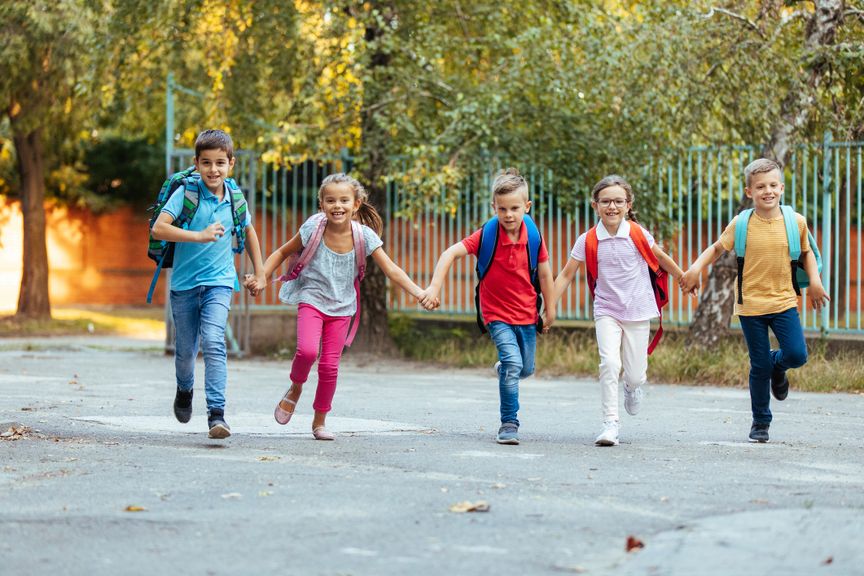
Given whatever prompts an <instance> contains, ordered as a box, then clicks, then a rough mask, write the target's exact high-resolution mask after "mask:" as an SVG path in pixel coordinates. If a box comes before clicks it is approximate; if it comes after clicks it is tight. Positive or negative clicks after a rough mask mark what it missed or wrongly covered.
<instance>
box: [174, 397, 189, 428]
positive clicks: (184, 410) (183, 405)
mask: <svg viewBox="0 0 864 576" xmlns="http://www.w3.org/2000/svg"><path fill="white" fill-rule="evenodd" d="M174 416H176V417H177V420H178V421H179V422H182V423H183V424H186V423H187V422H189V419H190V418H192V390H191V389H189V390H181V389H180V388H177V394H175V395H174Z"/></svg>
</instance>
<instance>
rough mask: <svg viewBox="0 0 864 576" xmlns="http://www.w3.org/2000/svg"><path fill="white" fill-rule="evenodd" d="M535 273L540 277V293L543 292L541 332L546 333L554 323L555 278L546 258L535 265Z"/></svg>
mask: <svg viewBox="0 0 864 576" xmlns="http://www.w3.org/2000/svg"><path fill="white" fill-rule="evenodd" d="M537 275H538V276H539V277H540V293H541V294H543V303H544V305H543V312H544V317H543V332H544V333H546V332H548V331H549V328H551V327H552V325H553V324H555V280H554V279H553V278H552V267H551V266H550V265H549V261H548V260H547V261H546V262H540V264H538V265H537ZM550 302H551V303H552V305H551V306H550V305H549V303H550Z"/></svg>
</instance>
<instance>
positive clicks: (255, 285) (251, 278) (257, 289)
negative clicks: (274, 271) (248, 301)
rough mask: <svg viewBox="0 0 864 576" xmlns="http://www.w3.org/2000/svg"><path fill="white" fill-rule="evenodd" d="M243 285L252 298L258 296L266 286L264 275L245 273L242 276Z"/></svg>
mask: <svg viewBox="0 0 864 576" xmlns="http://www.w3.org/2000/svg"><path fill="white" fill-rule="evenodd" d="M243 287H244V288H246V289H247V290H248V291H249V295H250V296H252V297H253V298H254V297H256V296H258V294H260V293H261V292H263V291H264V289H265V288H266V287H267V278H265V277H264V275H263V274H262V275H260V276H255V275H253V274H246V275H245V276H244V277H243Z"/></svg>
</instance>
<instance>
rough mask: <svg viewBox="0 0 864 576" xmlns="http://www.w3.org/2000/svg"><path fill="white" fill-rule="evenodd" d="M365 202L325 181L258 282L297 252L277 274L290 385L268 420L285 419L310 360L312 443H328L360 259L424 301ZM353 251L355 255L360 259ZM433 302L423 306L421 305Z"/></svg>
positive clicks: (335, 179) (349, 187) (357, 191)
mask: <svg viewBox="0 0 864 576" xmlns="http://www.w3.org/2000/svg"><path fill="white" fill-rule="evenodd" d="M366 199H367V194H366V190H365V189H364V188H363V186H362V185H361V184H360V183H359V182H358V181H357V180H355V179H354V178H351V177H350V176H347V175H345V174H332V175H330V176H328V177H326V178H325V179H324V181H323V182H322V183H321V188H320V189H319V190H318V205H319V208H320V209H321V212H320V213H319V214H316V215H314V216H312V217H311V218H309V219H308V220H306V222H304V223H303V225H302V226H301V227H300V230H299V232H298V233H297V234H295V235H294V237H293V238H291V240H289V241H288V242H286V243H285V244H283V245H282V246H281V247H280V248H279V249H277V250H276V251H275V252H274V253H273V254H271V255H270V256H269V257H268V258H267V261H266V262H265V263H264V277H265V278H270V277H271V276H272V274H273V272H274V271H275V270H276V269H277V268H279V267H280V266H281V265H282V263H283V262H284V261H285V260H286V259H287V258H289V257H290V256H292V255H297V254H298V253H299V254H301V256H300V258H299V263H298V261H297V260H295V261H294V262H293V263H291V264H289V268H292V274H290V275H289V276H288V277H287V278H286V277H283V279H288V278H290V279H289V280H288V281H286V282H285V284H283V285H282V289H281V290H280V291H279V298H280V300H282V302H285V303H286V304H297V306H298V308H297V353H296V354H295V355H294V362H293V363H292V365H291V386H290V387H289V388H288V391H287V392H285V394H284V395H283V396H282V399H281V400H280V401H279V403H278V404H277V405H276V410H275V411H274V416H275V418H276V421H277V422H279V423H280V424H287V423H288V421H289V420H291V416H292V415H293V414H294V408H295V407H296V406H297V401H298V400H299V399H300V394H301V393H302V392H303V385H304V384H305V383H306V379H307V378H308V376H309V371H310V370H311V368H312V364H313V363H314V362H315V360H316V359H317V360H318V389H317V391H316V392H315V401H314V403H313V404H312V408H313V409H314V410H315V417H314V418H313V420H312V435H313V436H314V437H315V439H316V440H333V438H334V437H333V433H332V432H330V431H329V430H327V428H326V427H325V421H326V418H327V414H328V413H329V412H330V408H331V404H332V401H333V395H334V393H335V392H336V378H337V375H338V373H339V359H340V358H341V357H342V350H343V349H344V347H345V346H346V345H350V343H351V340H352V339H353V332H354V330H355V328H354V326H356V322H357V321H358V320H359V318H354V324H353V325H352V317H354V316H355V314H356V313H357V310H358V301H357V300H358V295H359V280H361V279H362V276H363V271H364V270H365V262H366V258H367V257H369V256H372V260H374V261H375V263H376V264H377V265H378V266H379V267H380V268H381V270H382V271H383V272H384V274H385V275H386V276H387V277H388V278H389V279H390V280H391V281H392V282H394V283H395V284H396V285H397V286H399V287H400V288H402V289H403V290H405V291H406V292H408V293H409V294H411V295H413V296H415V297H417V298H418V299H419V298H421V297H425V296H426V293H425V292H424V291H423V290H421V289H420V287H419V286H417V285H416V284H415V283H414V282H412V281H411V279H410V278H409V277H408V275H407V274H405V271H404V270H402V269H401V268H400V267H399V266H397V265H396V264H394V263H393V261H392V260H390V257H389V256H387V254H386V253H385V252H384V250H383V249H382V248H381V244H382V242H381V238H380V237H379V234H380V233H381V217H380V216H379V215H378V212H377V211H376V210H375V208H374V207H373V206H372V205H371V204H369V203H367V202H366ZM325 220H326V221H325ZM354 220H357V221H359V223H360V224H359V225H358V223H357V222H353V221H354ZM352 222H353V225H352ZM307 247H308V249H306V248H307ZM304 249H306V250H304ZM355 250H362V253H361V254H359V257H356V256H355ZM313 251H314V252H313ZM298 264H299V265H298ZM301 272H302V273H301ZM244 285H245V286H246V288H248V289H249V292H250V293H251V294H252V296H257V295H258V294H259V293H260V292H261V290H263V289H264V288H265V286H264V285H262V284H261V283H259V281H257V280H256V279H255V278H254V277H247V279H246V282H245V283H244ZM427 300H428V299H427ZM435 305H437V303H436V302H430V303H429V304H428V307H429V308H434V307H435ZM349 326H351V328H350V332H349ZM319 349H320V352H321V354H320V356H319V354H318V352H319Z"/></svg>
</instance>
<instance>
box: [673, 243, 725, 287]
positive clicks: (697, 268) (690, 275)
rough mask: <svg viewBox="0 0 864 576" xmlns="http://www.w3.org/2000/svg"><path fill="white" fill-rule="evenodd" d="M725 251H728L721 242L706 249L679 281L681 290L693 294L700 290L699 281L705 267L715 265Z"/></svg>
mask: <svg viewBox="0 0 864 576" xmlns="http://www.w3.org/2000/svg"><path fill="white" fill-rule="evenodd" d="M725 251H726V249H725V248H723V245H722V244H720V241H719V240H718V241H717V242H715V243H714V244H712V245H711V246H709V247H708V248H706V249H705V251H704V252H702V254H700V255H699V258H697V259H696V261H695V262H693V264H691V265H690V268H688V269H687V272H685V273H684V275H683V276H681V278H680V279H679V280H678V285H679V286H681V290H683V291H684V292H693V291H694V290H696V289H697V288H699V279H700V277H701V276H702V270H703V269H704V268H705V266H709V265H711V264H713V263H714V261H715V260H717V258H719V257H720V256H722V255H723V253H724V252H725Z"/></svg>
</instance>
